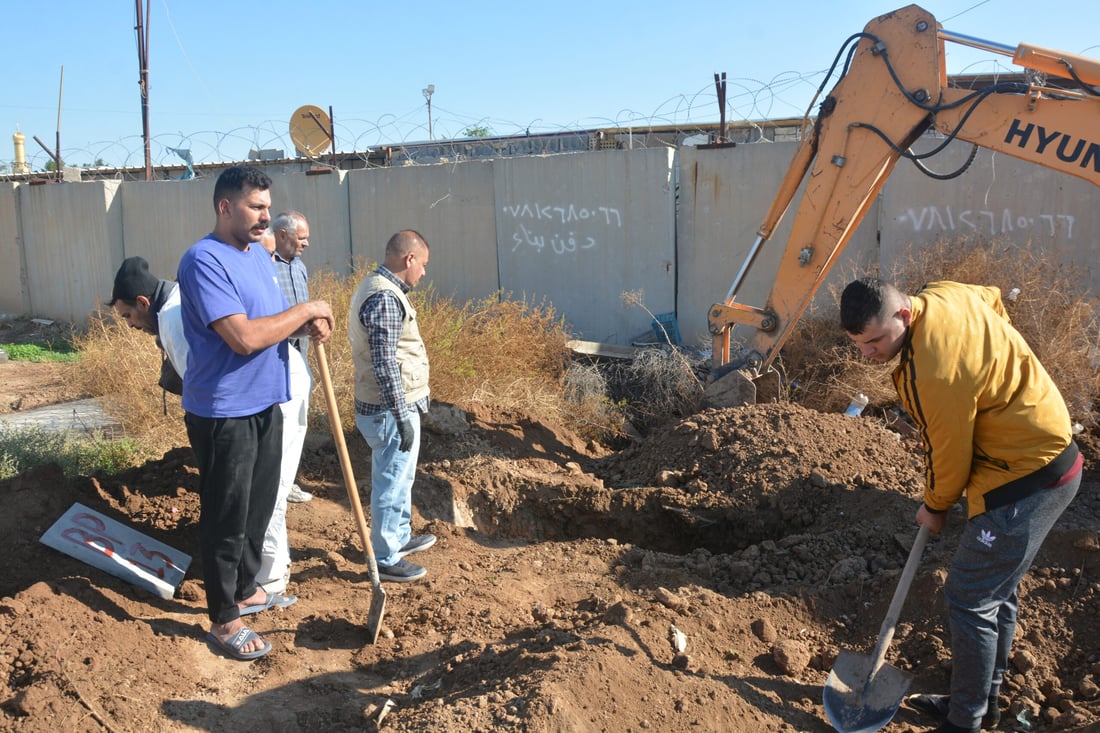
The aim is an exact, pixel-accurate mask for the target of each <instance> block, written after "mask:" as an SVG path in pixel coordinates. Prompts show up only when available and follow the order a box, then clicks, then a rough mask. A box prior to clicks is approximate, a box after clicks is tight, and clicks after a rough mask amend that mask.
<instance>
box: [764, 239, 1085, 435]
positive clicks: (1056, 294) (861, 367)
mask: <svg viewBox="0 0 1100 733" xmlns="http://www.w3.org/2000/svg"><path fill="white" fill-rule="evenodd" d="M885 277H886V278H888V279H891V280H892V281H893V282H895V283H897V285H898V287H899V288H901V289H902V290H903V291H904V292H908V293H915V292H917V290H919V289H920V286H921V285H922V284H923V283H926V282H929V281H931V280H955V281H958V282H966V283H974V284H979V285H994V286H996V287H999V288H1000V289H1001V296H1002V298H1003V299H1004V302H1005V310H1006V311H1007V312H1008V315H1009V317H1010V318H1011V319H1012V323H1013V325H1014V326H1015V327H1016V328H1017V329H1018V330H1019V331H1020V333H1021V334H1022V335H1023V337H1024V338H1025V339H1026V340H1027V342H1028V343H1029V344H1030V345H1031V348H1032V349H1033V350H1034V351H1035V354H1036V356H1038V358H1039V361H1040V362H1042V364H1043V366H1044V367H1046V369H1047V371H1048V372H1049V373H1050V375H1051V377H1052V378H1053V379H1054V381H1055V383H1056V384H1057V385H1058V388H1059V390H1060V391H1061V392H1062V395H1063V397H1065V399H1066V403H1067V404H1068V405H1069V409H1070V414H1071V415H1072V417H1073V418H1074V419H1075V420H1077V421H1079V422H1081V423H1083V424H1086V425H1092V424H1095V423H1096V421H1097V405H1096V399H1097V396H1098V395H1100V370H1098V369H1097V366H1098V365H1097V360H1098V358H1100V317H1098V315H1100V314H1098V311H1097V303H1096V299H1095V298H1094V297H1091V296H1090V294H1089V289H1088V283H1087V282H1086V281H1085V280H1084V279H1083V278H1082V277H1081V275H1080V274H1078V273H1075V272H1074V271H1073V269H1072V268H1071V267H1069V266H1067V265H1063V264H1059V263H1058V262H1055V261H1054V260H1053V259H1052V258H1050V257H1049V256H1048V255H1047V254H1046V253H1043V252H1041V251H1039V250H1038V249H1036V248H1035V247H1032V246H1019V245H1015V244H1013V243H1009V242H1004V241H986V240H980V239H957V240H952V241H947V242H942V243H939V244H936V245H933V246H930V247H925V248H923V249H910V251H909V253H908V254H907V255H906V256H905V257H904V258H901V259H899V262H898V265H897V266H896V267H895V268H894V270H893V272H891V273H888V274H887V275H885ZM841 289H842V287H840V288H834V289H832V290H831V291H830V293H829V295H830V297H829V298H828V305H819V307H818V308H817V309H816V310H815V311H814V312H813V313H812V314H811V315H810V316H809V317H807V318H804V319H803V321H802V322H801V323H800V324H799V326H798V327H797V329H796V331H795V333H794V334H793V335H792V337H791V339H790V340H789V341H788V345H787V347H786V349H785V351H784V363H785V365H786V368H787V371H788V374H789V375H790V376H791V378H792V380H794V381H797V382H799V384H800V388H799V389H797V390H795V392H794V394H793V398H794V399H796V400H797V401H799V402H801V403H803V404H805V405H806V406H809V407H814V408H815V409H826V410H836V409H843V407H844V405H845V404H847V401H848V400H849V399H850V398H851V396H852V395H853V394H855V393H857V392H863V393H864V394H867V395H868V396H869V397H870V398H871V404H872V405H879V406H881V405H884V404H892V403H894V402H896V395H894V393H893V387H892V386H891V384H890V380H889V373H890V371H891V370H892V368H893V365H886V366H881V365H876V364H870V363H868V362H866V361H865V360H863V358H862V357H861V356H860V355H859V353H858V352H857V351H856V350H855V348H854V347H853V346H852V345H851V344H850V342H849V341H848V338H847V336H845V335H844V333H843V332H842V330H841V328H840V326H839V325H838V308H839V306H838V304H839V300H840V291H841ZM1014 290H1017V294H1016V295H1015V298H1014V299H1013V298H1012V297H1011V296H1010V294H1011V293H1012V292H1013V291H1014Z"/></svg>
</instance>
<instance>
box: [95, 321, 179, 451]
mask: <svg viewBox="0 0 1100 733" xmlns="http://www.w3.org/2000/svg"><path fill="white" fill-rule="evenodd" d="M73 344H74V345H75V346H76V348H77V350H78V351H79V352H80V354H81V358H80V361H78V362H76V364H75V365H74V369H73V372H74V379H75V380H76V381H77V383H78V386H79V387H80V389H81V390H82V391H85V392H87V393H88V394H91V395H95V396H96V397H98V398H99V401H100V403H101V404H102V405H103V409H104V410H106V411H107V413H108V414H109V415H111V417H113V418H114V419H115V420H117V421H118V423H119V424H120V425H121V426H122V429H123V430H124V431H125V433H126V435H129V436H132V437H133V438H135V439H136V440H137V441H138V442H139V443H140V444H141V445H142V446H143V447H144V448H145V449H147V450H149V451H153V452H157V453H163V452H165V451H167V450H169V449H170V448H173V447H175V446H178V445H186V444H187V430H186V428H185V427H184V425H183V409H182V407H181V406H180V398H179V397H178V396H177V395H173V394H169V393H166V392H165V391H164V390H162V389H161V388H160V387H159V386H157V380H158V379H159V378H160V363H161V359H162V356H161V352H160V350H159V349H158V348H157V345H156V341H155V340H154V339H153V338H152V337H151V336H150V335H149V334H147V333H145V332H143V331H139V330H137V329H134V328H130V327H129V326H128V325H127V324H126V323H125V322H124V321H122V320H120V319H118V318H117V317H116V316H115V314H114V311H113V310H112V309H111V308H107V307H102V308H98V309H96V310H95V311H94V312H93V313H92V314H91V315H90V316H89V318H88V328H87V329H86V330H84V331H83V332H81V333H76V334H74V336H73Z"/></svg>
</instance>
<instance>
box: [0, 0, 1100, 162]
mask: <svg viewBox="0 0 1100 733" xmlns="http://www.w3.org/2000/svg"><path fill="white" fill-rule="evenodd" d="M922 5H923V7H925V8H926V9H927V10H929V11H930V12H932V13H933V14H934V15H935V17H936V19H937V20H938V21H939V22H940V23H942V24H943V25H944V27H945V28H947V29H949V30H952V31H956V32H959V33H965V34H967V35H970V36H976V37H979V38H983V39H987V40H991V41H996V42H999V43H1003V44H1007V45H1013V46H1014V45H1016V44H1017V43H1020V42H1028V43H1034V44H1038V45H1042V46H1048V47H1051V48H1055V49H1059V50H1062V51H1068V52H1072V53H1077V54H1082V55H1085V56H1089V57H1093V58H1100V37H1098V29H1100V3H1098V2H1097V0H1063V1H1061V2H1057V3H1051V4H1050V5H1045V4H1043V3H1036V2H1022V0H984V2H983V0H927V1H926V2H924V3H922ZM901 6H902V3H901V2H900V0H878V1H876V2H869V1H868V0H845V1H844V2H841V3H832V2H826V1H824V0H813V1H812V2H811V1H807V0H781V1H780V2H761V3H726V4H725V5H722V4H714V3H702V4H690V5H680V4H676V3H666V2H651V1H650V0H638V1H637V2H633V3H626V4H624V3H591V2H576V1H575V0H561V1H559V2H543V3H515V2H512V3H502V2H498V1H497V0H485V1H484V2H480V3H466V4H455V3H453V2H448V3H441V2H435V1H434V0H425V1H423V2H419V3H404V2H386V3H379V2H368V1H355V0H306V1H302V0H298V1H296V2H287V1H286V0H268V1H266V2H237V1H235V0H220V1H219V2H210V1H209V0H151V3H150V18H149V19H148V25H149V68H150V90H151V91H150V109H151V115H150V120H151V122H150V128H151V135H152V145H151V150H152V157H153V161H154V164H158V165H159V164H167V163H177V162H179V160H178V158H177V157H176V156H175V155H174V154H173V153H171V152H169V151H168V150H167V148H170V147H178V148H189V149H191V150H192V153H193V155H194V157H195V160H196V161H197V162H214V161H222V160H240V159H243V158H244V157H246V156H247V153H248V150H249V148H252V147H257V148H282V149H284V150H286V152H287V154H289V155H293V154H294V147H293V145H292V144H291V142H290V139H289V135H288V122H289V120H290V117H291V113H292V112H293V111H294V110H295V109H297V108H298V107H300V106H301V105H304V104H312V105H316V106H318V107H320V108H322V109H323V110H325V111H327V110H328V109H329V107H330V106H331V107H332V108H333V113H334V117H335V121H336V137H337V148H338V149H339V150H346V151H350V150H353V149H354V150H365V149H367V148H370V147H373V146H378V145H384V144H392V143H402V142H417V141H423V140H427V139H428V114H427V104H426V102H425V99H424V96H423V93H422V90H423V89H424V88H425V87H426V86H427V85H428V84H429V83H430V84H434V85H435V93H434V94H433V96H432V126H433V133H434V137H435V138H436V139H441V138H453V137H462V136H463V132H464V130H466V129H467V128H468V127H470V126H486V127H488V128H489V129H490V131H491V133H492V134H495V135H509V134H517V133H522V132H524V131H526V130H530V131H531V132H555V131H562V130H569V129H578V128H591V127H602V126H615V125H618V126H628V125H632V124H633V125H650V124H654V125H677V124H688V123H699V122H717V120H718V107H717V95H716V93H715V89H714V73H715V72H726V76H727V85H728V99H727V102H728V105H727V119H729V120H731V121H736V120H746V119H749V120H761V119H771V118H781V117H798V116H801V115H802V113H803V112H805V109H806V106H807V104H808V103H809V101H810V99H811V97H812V94H813V92H814V90H815V89H816V88H817V86H818V84H820V82H821V80H822V78H823V75H824V72H825V70H826V69H827V68H828V66H829V65H830V63H831V62H832V60H833V57H834V56H835V54H836V53H837V51H838V50H839V48H840V45H841V43H842V42H843V41H844V40H845V39H846V38H847V37H848V36H849V35H851V34H852V33H855V32H858V31H860V30H862V28H863V26H864V25H865V24H866V23H867V21H869V20H871V19H872V18H874V17H875V16H878V15H881V14H883V13H887V12H890V11H892V10H895V9H897V8H898V7H901ZM142 7H143V8H144V0H143V3H142ZM3 19H4V26H5V31H4V38H3V40H2V41H0V58H2V60H3V68H4V69H5V78H4V84H3V90H4V94H3V97H2V98H0V120H2V121H3V127H2V132H3V136H4V137H3V144H2V146H0V163H6V164H8V165H10V163H11V161H12V159H13V156H14V154H13V152H12V144H11V135H12V134H13V133H14V132H15V131H16V129H17V128H18V129H19V130H21V131H22V132H23V134H24V135H26V138H27V140H26V150H27V157H28V160H29V161H30V163H31V165H32V168H33V169H36V170H37V169H41V168H42V167H43V166H44V165H45V162H46V160H47V157H46V154H45V153H44V152H43V151H42V149H41V148H40V147H39V145H38V144H37V143H36V142H34V139H33V136H38V138H40V139H41V140H42V141H43V142H44V143H46V144H47V145H48V146H50V147H51V148H52V147H53V146H54V143H55V138H56V130H57V129H58V102H59V92H61V93H62V98H61V100H60V101H61V116H60V132H61V146H62V153H63V157H64V159H65V161H66V163H69V164H75V165H80V164H85V163H91V162H92V161H94V160H96V159H97V158H101V159H103V160H104V161H105V162H106V163H108V164H109V165H132V166H141V165H143V163H144V152H143V146H142V139H141V131H142V128H141V104H140V96H139V89H138V62H137V40H136V34H135V31H134V25H135V19H136V14H135V3H134V2H133V0H41V1H40V2H18V3H17V2H13V1H9V2H6V3H4V4H3ZM1010 62H1011V60H1010V59H1009V58H1008V57H1005V56H996V55H989V54H986V53H982V52H978V51H973V50H970V49H964V48H962V47H959V46H955V45H952V44H949V45H948V55H947V66H948V73H951V74H957V73H985V72H993V71H997V70H1001V71H1008V70H1012V68H1013V67H1011V64H1010ZM62 67H64V87H63V91H62V90H61V88H60V87H61V81H62V78H61V77H62Z"/></svg>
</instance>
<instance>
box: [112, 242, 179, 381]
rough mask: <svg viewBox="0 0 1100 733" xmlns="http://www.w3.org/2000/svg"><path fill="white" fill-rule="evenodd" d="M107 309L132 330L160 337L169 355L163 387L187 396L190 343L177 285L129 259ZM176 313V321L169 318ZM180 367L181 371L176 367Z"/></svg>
mask: <svg viewBox="0 0 1100 733" xmlns="http://www.w3.org/2000/svg"><path fill="white" fill-rule="evenodd" d="M107 305H109V306H112V307H113V308H114V309H115V312H116V313H118V315H119V317H120V318H122V320H124V321H126V322H127V323H129V324H130V327H131V328H139V329H141V330H142V331H145V332H146V333H151V334H153V335H154V336H156V338H157V346H158V347H159V348H160V350H161V352H163V353H164V354H165V358H164V359H163V360H161V365H160V382H159V384H160V386H161V387H162V388H163V389H165V390H167V391H169V392H171V393H172V394H183V380H182V379H181V378H180V374H182V373H183V370H184V369H185V368H186V366H187V341H186V340H185V339H184V337H183V321H181V320H180V317H179V307H180V291H179V287H178V286H177V285H176V283H174V282H172V281H171V280H161V279H159V278H156V277H154V276H153V274H152V273H151V272H149V263H148V262H146V261H145V258H144V257H127V258H126V259H125V260H123V261H122V266H121V267H119V268H118V272H117V273H116V274H115V287H114V290H113V291H112V293H111V301H110V302H109V303H108V304H107ZM172 313H174V314H175V315H174V317H170V316H169V314H172ZM177 364H178V365H180V368H179V369H178V370H177V369H176V368H175V366H174V365H177Z"/></svg>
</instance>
